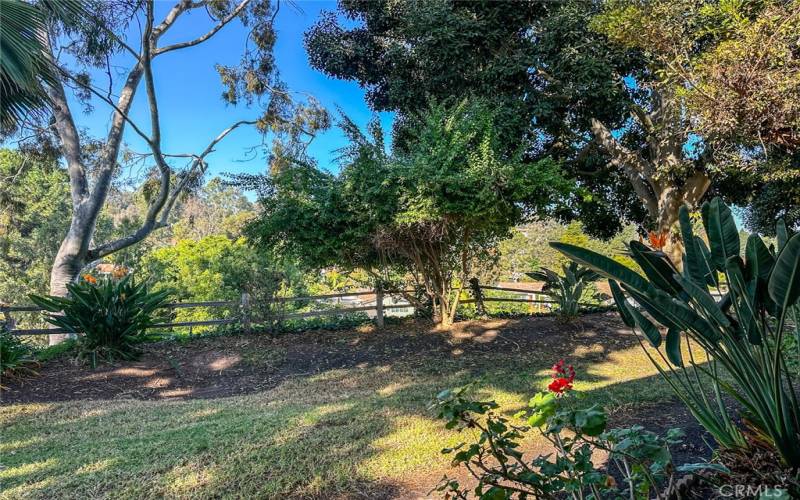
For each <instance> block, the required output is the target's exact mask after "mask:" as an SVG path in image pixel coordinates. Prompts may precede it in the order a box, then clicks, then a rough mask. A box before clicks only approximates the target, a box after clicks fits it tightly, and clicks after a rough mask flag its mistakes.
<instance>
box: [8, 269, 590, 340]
mask: <svg viewBox="0 0 800 500" xmlns="http://www.w3.org/2000/svg"><path fill="white" fill-rule="evenodd" d="M484 290H495V291H503V292H511V293H515V294H525V295H528V296H529V297H524V298H515V297H487V296H485V294H484V293H483V291H484ZM469 291H470V292H471V295H472V298H469V299H463V300H461V301H460V303H461V304H475V306H476V309H477V310H478V312H479V314H483V313H484V303H485V302H520V303H528V304H548V305H552V304H555V302H554V301H552V300H539V299H536V298H531V297H530V296H533V297H536V296H538V295H539V294H541V292H537V291H535V290H524V289H520V288H504V287H497V286H487V285H480V284H478V282H477V280H473V281H472V282H471V283H470V287H469ZM411 292H413V291H412V290H402V291H401V290H394V291H385V290H382V289H381V288H380V287H378V288H375V289H374V290H366V291H360V292H345V293H331V294H325V295H309V296H299V297H276V298H275V299H273V300H272V302H273V303H290V302H299V301H319V300H330V299H342V298H347V297H359V296H366V295H373V296H374V297H375V304H374V305H371V304H370V305H359V306H355V307H343V308H332V309H321V310H317V311H305V312H296V313H289V314H283V315H276V319H279V320H280V321H283V320H289V319H301V318H311V317H320V316H338V315H342V314H349V313H354V312H367V311H375V324H376V326H377V327H378V328H382V327H383V326H384V322H385V312H386V311H387V310H391V309H401V308H406V307H414V306H413V305H412V304H411V303H409V302H403V303H400V304H385V303H384V299H385V298H386V297H387V296H400V295H402V294H404V293H411ZM582 305H589V304H582ZM197 307H228V308H237V309H238V314H236V315H234V316H233V317H230V318H220V319H209V320H202V321H177V322H166V323H155V324H153V325H151V326H150V327H149V328H151V329H154V328H177V327H194V326H217V325H229V324H235V323H238V324H240V325H241V328H242V331H243V332H244V333H250V332H251V331H252V325H253V323H254V322H255V321H258V320H263V319H264V318H256V317H254V308H253V304H252V302H251V297H250V295H249V294H247V293H243V294H242V295H241V299H240V300H232V301H207V302H179V303H171V304H165V305H164V306H162V309H186V308H197ZM20 312H43V309H41V308H40V307H37V306H10V307H9V306H0V314H2V315H3V320H4V323H5V325H6V327H7V328H8V329H9V330H10V332H11V333H12V334H13V335H49V334H57V333H67V332H65V331H64V330H63V329H61V328H28V329H17V328H16V322H15V320H14V318H13V316H14V313H20Z"/></svg>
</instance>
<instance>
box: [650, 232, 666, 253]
mask: <svg viewBox="0 0 800 500" xmlns="http://www.w3.org/2000/svg"><path fill="white" fill-rule="evenodd" d="M647 238H648V239H649V240H650V246H651V247H653V248H655V249H656V250H663V249H664V245H666V244H667V232H666V231H664V232H662V233H660V234H659V233H656V232H654V231H650V232H649V233H648V234H647Z"/></svg>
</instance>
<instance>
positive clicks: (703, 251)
mask: <svg viewBox="0 0 800 500" xmlns="http://www.w3.org/2000/svg"><path fill="white" fill-rule="evenodd" d="M694 244H695V248H697V249H698V250H699V251H700V256H701V257H702V265H703V274H704V275H705V280H706V283H707V284H708V285H709V286H715V287H719V278H718V277H717V269H716V268H715V267H714V262H713V260H712V258H711V251H710V250H709V249H708V247H707V246H706V244H705V242H704V241H703V239H702V238H700V237H699V236H695V237H694Z"/></svg>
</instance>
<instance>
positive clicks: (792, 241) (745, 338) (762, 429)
mask: <svg viewBox="0 0 800 500" xmlns="http://www.w3.org/2000/svg"><path fill="white" fill-rule="evenodd" d="M702 216H703V223H704V226H705V229H706V234H707V235H708V238H709V241H710V244H711V250H710V251H709V250H708V249H707V248H706V247H705V244H704V243H703V240H702V239H700V238H699V237H698V236H695V235H694V234H693V233H692V230H691V227H690V220H689V216H688V209H686V208H682V209H681V211H680V224H681V234H682V235H683V238H684V240H685V241H686V252H687V253H686V255H684V256H683V262H684V266H685V268H684V271H683V274H679V273H678V272H677V271H675V270H674V269H673V268H672V266H671V265H670V263H669V262H667V261H665V260H662V257H661V256H660V255H659V253H657V252H653V251H651V250H650V249H649V248H647V247H645V246H644V245H642V244H640V243H638V242H635V241H633V242H631V243H630V251H631V255H632V256H633V258H634V259H635V260H636V262H637V263H638V264H639V265H640V266H641V267H642V269H643V270H644V272H645V274H646V278H644V277H642V276H639V275H638V274H636V273H633V272H632V271H630V270H627V269H621V268H620V267H621V266H619V265H618V264H616V263H615V262H614V261H612V260H611V259H609V258H607V257H603V256H598V255H596V254H594V253H593V252H590V251H588V250H584V249H580V248H574V247H571V246H569V245H564V244H558V243H556V244H552V245H553V247H555V248H557V249H559V250H560V251H562V253H565V254H566V255H568V256H569V257H570V258H572V259H574V260H576V261H577V262H581V263H585V264H587V265H590V266H592V267H593V268H595V269H597V270H598V271H599V272H601V273H603V274H604V275H605V276H607V277H609V278H611V280H610V282H609V284H610V286H611V293H612V295H613V296H614V301H615V303H616V304H617V308H618V309H619V311H620V316H621V317H622V320H623V322H625V324H626V325H628V326H635V327H636V328H638V329H639V330H641V331H642V333H643V334H644V335H645V337H646V338H647V339H648V341H649V342H650V344H651V345H652V346H653V347H655V348H656V349H661V348H662V346H663V348H664V350H665V354H666V358H667V360H668V361H669V363H667V364H666V366H665V365H663V364H661V363H658V362H656V361H655V360H654V361H653V362H654V363H656V365H657V367H658V369H659V371H660V372H661V373H662V375H664V376H665V377H666V380H667V382H668V383H669V384H670V385H671V386H672V387H673V389H674V390H675V392H676V394H677V395H678V397H680V398H681V399H682V400H683V401H684V402H685V403H686V404H687V406H688V407H689V409H690V411H691V412H692V414H693V415H694V416H695V417H696V418H697V419H698V421H699V422H700V423H701V424H702V425H703V426H704V427H706V429H708V431H709V432H711V433H712V434H713V435H714V437H715V439H716V440H717V442H718V443H720V444H721V445H723V446H726V447H746V446H747V442H746V441H745V439H744V437H743V432H742V431H740V430H739V428H738V427H737V424H736V423H735V419H733V418H732V416H731V415H730V414H729V409H728V408H727V407H726V406H725V404H724V402H723V400H722V399H721V398H720V397H719V394H720V393H721V392H723V391H725V392H727V393H728V394H730V395H731V396H732V397H733V398H735V399H736V400H737V401H739V402H740V403H741V404H742V405H743V406H744V407H745V408H746V409H747V411H748V420H749V421H750V422H751V423H752V425H754V426H755V427H756V428H757V429H758V432H759V433H760V435H762V436H764V437H765V438H767V439H770V440H771V444H772V445H773V446H774V447H775V449H776V450H777V451H778V453H780V455H781V457H782V458H783V460H784V461H785V462H786V463H788V464H794V465H795V466H800V443H798V441H797V435H796V431H795V429H796V425H797V424H796V423H797V422H798V421H800V405H798V402H797V399H796V398H795V397H794V395H793V394H792V392H791V391H792V387H793V382H792V377H791V376H790V375H789V374H787V373H786V365H787V360H786V359H785V357H786V356H787V355H789V354H788V353H789V352H791V355H795V352H794V351H793V350H792V351H787V350H785V349H783V343H782V339H783V335H784V333H785V332H784V330H785V328H784V326H785V319H786V317H787V316H788V315H789V314H795V311H794V309H795V308H796V307H797V306H796V304H797V303H798V300H800V235H795V236H789V233H788V230H787V229H786V227H785V225H784V224H781V223H779V224H778V228H777V229H778V230H777V233H778V246H779V248H780V253H779V254H778V255H777V257H774V256H773V255H772V252H771V251H770V249H769V248H767V246H766V245H765V244H764V242H763V240H762V239H761V238H760V237H758V236H757V235H751V236H749V237H748V238H747V243H746V247H745V259H746V260H742V258H741V257H740V255H739V252H740V250H739V244H740V241H739V232H738V230H737V228H736V225H735V223H734V221H733V216H732V215H731V211H730V209H728V207H726V206H725V205H724V204H723V203H722V201H721V200H720V199H719V198H715V199H714V200H712V201H711V202H709V203H706V204H704V205H703V208H702ZM718 272H722V273H724V276H725V284H727V286H728V288H729V290H728V293H727V294H725V295H724V296H723V297H722V298H721V300H719V302H717V301H716V300H715V298H714V297H713V296H712V295H711V294H710V293H709V291H708V285H714V286H719V285H720V283H719V281H718V276H717V275H718ZM618 282H619V283H618ZM622 290H624V291H625V292H627V294H628V296H629V297H630V298H631V299H632V300H633V301H635V302H636V303H637V304H638V305H639V306H640V307H641V309H642V310H643V311H644V312H646V313H647V314H648V316H645V314H644V312H642V311H640V310H639V309H637V308H636V307H633V306H629V305H628V303H627V300H626V298H625V296H624V295H623V293H622ZM651 318H652V320H651ZM654 322H655V323H658V324H660V325H661V326H663V327H666V328H667V334H666V342H665V345H664V343H663V342H662V337H661V332H660V330H659V327H658V326H657V325H656V324H655V323H654ZM683 336H686V339H687V345H688V346H689V347H694V346H696V347H699V348H701V349H702V350H703V351H704V353H705V354H706V355H707V357H708V360H709V361H710V362H711V363H710V364H705V361H706V360H705V359H702V360H701V359H696V358H695V356H694V355H693V356H691V357H690V358H689V360H690V361H689V363H688V365H687V364H686V360H685V359H684V357H683V353H682V350H681V348H682V345H681V344H682V337H683ZM690 353H693V351H690ZM662 354H663V353H662ZM651 359H653V358H651ZM670 374H671V375H673V376H669V375H670ZM700 374H702V375H703V376H705V377H708V379H709V380H710V383H711V385H712V388H713V390H714V392H715V393H716V394H717V398H716V399H715V400H712V399H710V398H708V396H707V393H708V391H709V388H708V387H707V383H706V382H704V381H703V378H702V377H701V376H700ZM729 379H730V380H732V383H731V381H729Z"/></svg>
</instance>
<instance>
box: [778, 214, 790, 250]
mask: <svg viewBox="0 0 800 500" xmlns="http://www.w3.org/2000/svg"><path fill="white" fill-rule="evenodd" d="M775 237H776V239H777V240H778V252H780V251H781V250H783V247H784V246H786V242H787V241H789V230H788V229H787V228H786V222H785V221H784V220H783V219H778V223H777V224H775Z"/></svg>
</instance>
